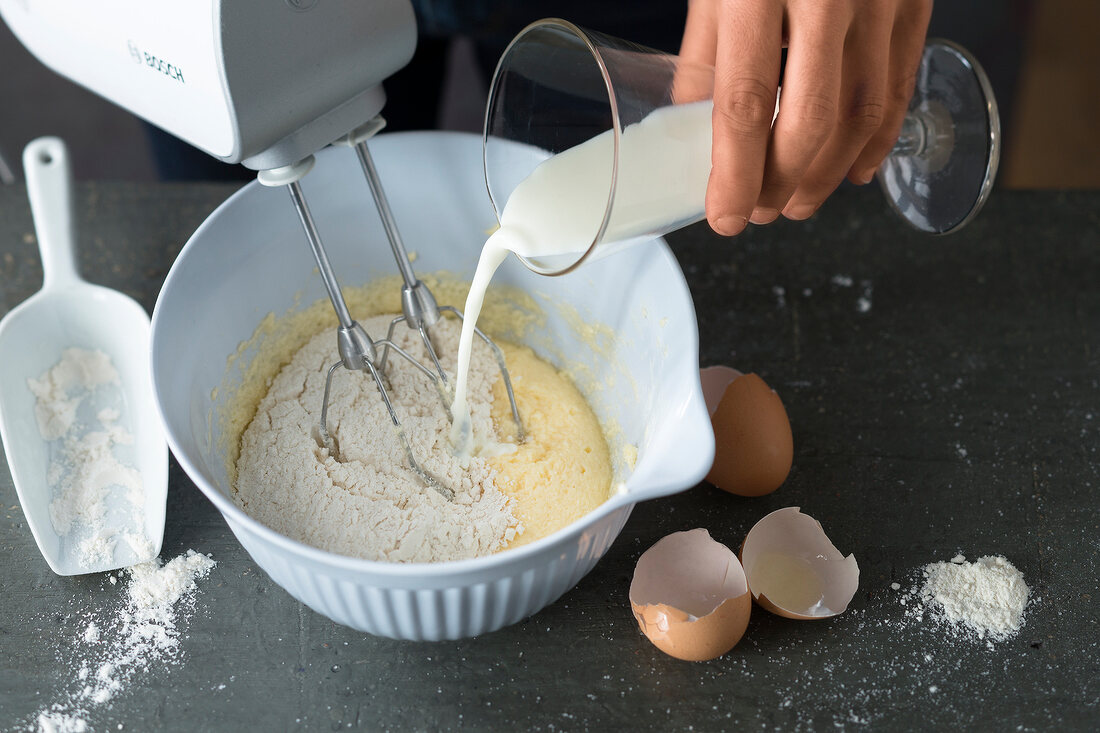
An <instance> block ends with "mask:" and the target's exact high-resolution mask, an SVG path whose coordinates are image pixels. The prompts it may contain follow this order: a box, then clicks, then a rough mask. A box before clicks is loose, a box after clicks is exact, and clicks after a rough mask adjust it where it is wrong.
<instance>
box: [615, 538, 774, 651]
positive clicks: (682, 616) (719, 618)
mask: <svg viewBox="0 0 1100 733" xmlns="http://www.w3.org/2000/svg"><path fill="white" fill-rule="evenodd" d="M630 607H631V608H632V609H633V611H634V618H635V619H636V620H637V621H638V626H639V628H640V629H641V630H642V633H643V634H645V636H646V638H647V639H649V640H650V641H651V642H653V644H654V645H655V646H656V647H657V648H658V649H660V650H661V651H663V652H664V653H665V654H668V655H670V656H673V657H676V658H677V659H683V660H686V661H689V662H701V661H705V660H707V659H714V658H715V657H720V656H722V655H723V654H725V653H726V652H728V651H729V650H730V649H732V648H733V647H734V646H736V644H737V642H738V641H740V640H741V637H742V636H744V634H745V628H746V627H747V626H748V625H749V615H750V613H751V612H752V600H751V598H750V597H749V588H748V583H747V582H746V580H745V573H744V571H743V570H742V568H741V563H740V562H739V561H738V560H737V556H736V555H734V554H733V552H732V551H731V550H730V549H729V548H728V547H726V546H725V545H723V544H721V543H720V542H715V541H714V540H713V539H711V537H710V533H709V532H707V530H705V529H693V530H689V531H686V532H674V533H673V534H670V535H668V536H667V537H664V538H663V539H661V540H659V541H658V542H657V543H656V544H654V545H653V547H651V548H649V549H648V550H646V551H645V552H644V553H642V556H641V557H640V558H638V564H637V566H635V568H634V579H633V581H632V582H631V584H630Z"/></svg>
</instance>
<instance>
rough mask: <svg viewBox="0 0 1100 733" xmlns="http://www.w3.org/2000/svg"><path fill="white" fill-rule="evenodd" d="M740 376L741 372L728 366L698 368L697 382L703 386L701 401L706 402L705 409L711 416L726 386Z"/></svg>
mask: <svg viewBox="0 0 1100 733" xmlns="http://www.w3.org/2000/svg"><path fill="white" fill-rule="evenodd" d="M741 376H744V375H743V374H742V373H741V372H739V371H737V370H736V369H734V368H733V367H728V366H709V367H704V368H702V369H700V370H699V384H700V386H702V388H703V402H705V403H706V404H707V411H708V412H709V413H710V414H711V416H713V415H714V411H715V410H717V409H718V403H719V402H721V401H722V395H724V394H725V393H726V387H728V386H730V383H731V382H733V380H735V379H737V378H738V377H741Z"/></svg>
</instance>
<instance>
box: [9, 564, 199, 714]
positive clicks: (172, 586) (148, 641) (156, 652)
mask: <svg viewBox="0 0 1100 733" xmlns="http://www.w3.org/2000/svg"><path fill="white" fill-rule="evenodd" d="M215 564H216V563H215V562H214V560H212V559H211V558H210V557H208V556H206V555H201V554H199V553H197V552H194V551H193V550H188V551H187V552H186V553H185V554H183V555H180V556H178V557H176V558H174V559H173V560H171V561H170V562H168V563H165V564H164V565H161V564H160V561H159V559H156V560H152V561H150V562H146V563H141V564H140V565H134V566H133V567H130V568H127V569H126V570H124V571H121V573H120V575H121V574H122V573H126V574H128V575H129V578H130V581H129V583H128V584H126V585H125V586H124V588H123V592H124V598H123V600H122V604H121V606H120V607H118V608H117V610H115V611H113V612H109V611H107V612H104V613H90V614H88V618H87V623H86V624H84V623H83V620H82V628H81V629H80V630H79V631H78V633H77V634H76V637H75V638H73V639H71V640H69V644H68V645H66V648H65V649H64V650H63V651H62V652H61V653H60V654H59V659H58V661H59V662H60V663H61V664H62V665H64V666H65V667H67V668H70V669H72V670H73V675H72V677H71V679H70V680H69V682H68V688H67V690H65V691H64V692H62V693H61V694H60V695H59V699H58V700H57V701H56V702H54V703H51V704H49V705H47V706H45V707H43V708H42V709H41V710H39V711H38V712H37V713H35V716H34V718H33V720H32V721H30V723H29V727H28V728H27V729H28V730H37V731H39V733H83V731H89V730H92V729H93V726H92V725H91V724H90V723H89V722H88V718H89V717H91V716H92V715H93V714H94V713H95V711H97V710H100V709H108V710H109V709H110V707H111V701H112V700H113V699H114V698H116V697H117V696H119V695H122V694H125V693H126V691H127V688H128V687H129V685H130V684H131V683H133V682H135V681H136V680H138V679H140V678H141V677H142V676H143V675H144V674H146V673H160V672H162V671H163V670H162V668H163V667H165V666H167V665H170V664H172V663H174V662H175V663H178V662H179V661H180V658H181V652H180V648H179V639H180V623H181V621H186V620H187V619H188V618H190V615H191V613H192V612H193V611H194V608H195V591H196V590H197V589H198V584H197V581H198V580H200V579H202V578H204V577H206V576H207V575H208V574H209V573H210V571H211V570H212V569H213V568H214V566H215ZM115 577H116V576H114V575H112V576H110V579H111V582H112V584H114V583H116V582H117V581H116V579H115ZM100 727H102V726H99V725H96V726H94V728H96V729H98V728H100Z"/></svg>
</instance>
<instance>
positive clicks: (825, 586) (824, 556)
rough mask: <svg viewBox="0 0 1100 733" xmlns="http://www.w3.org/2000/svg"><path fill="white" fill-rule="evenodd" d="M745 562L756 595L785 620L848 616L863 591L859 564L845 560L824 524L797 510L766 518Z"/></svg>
mask: <svg viewBox="0 0 1100 733" xmlns="http://www.w3.org/2000/svg"><path fill="white" fill-rule="evenodd" d="M741 562H742V564H743V565H744V568H745V578H746V580H747V582H748V585H749V591H750V593H751V594H752V597H753V598H755V599H756V602H757V603H759V604H760V605H761V606H762V607H763V608H765V609H766V610H768V611H771V612H772V613H775V614H778V615H780V616H786V617H787V618H794V619H802V620H811V619H821V618H831V617H833V616H836V615H839V614H841V613H844V611H845V609H847V608H848V604H849V603H850V602H851V600H852V598H853V597H854V596H855V594H856V590H857V589H858V588H859V565H858V564H857V563H856V558H855V556H854V555H848V557H844V555H843V554H841V552H840V550H838V549H836V547H835V546H834V545H833V543H832V542H831V541H830V540H829V538H828V537H827V536H826V535H825V530H824V529H822V528H821V523H820V522H818V521H817V520H816V519H814V518H813V517H811V516H809V515H807V514H803V513H802V512H801V511H799V508H798V507H787V508H786V509H778V510H776V511H774V512H772V513H771V514H768V515H767V516H765V517H764V518H763V519H761V520H760V521H759V522H757V523H756V524H755V525H754V526H753V528H752V529H750V530H749V533H748V535H747V536H746V537H745V542H744V543H743V544H742V545H741Z"/></svg>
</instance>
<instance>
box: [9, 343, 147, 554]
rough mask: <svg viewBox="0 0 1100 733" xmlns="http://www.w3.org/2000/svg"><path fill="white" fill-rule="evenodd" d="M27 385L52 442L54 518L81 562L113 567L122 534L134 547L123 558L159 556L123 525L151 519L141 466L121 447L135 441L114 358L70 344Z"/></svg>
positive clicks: (140, 534)
mask: <svg viewBox="0 0 1100 733" xmlns="http://www.w3.org/2000/svg"><path fill="white" fill-rule="evenodd" d="M27 387H28V388H29V389H30V391H31V393H32V394H34V397H35V406H34V411H35V419H36V421H37V423H38V432H39V433H40V434H41V436H42V438H43V439H44V440H46V441H48V447H49V455H50V464H49V468H48V470H47V473H46V481H47V483H48V484H49V485H50V487H51V488H52V489H53V492H54V493H53V500H52V501H51V502H50V521H51V522H52V523H53V527H54V529H55V530H56V531H57V534H58V535H59V536H60V537H61V538H62V542H63V543H65V544H67V545H68V546H69V550H70V552H72V553H74V554H75V556H76V558H77V562H78V564H79V565H80V567H81V568H87V569H95V568H97V567H98V568H103V567H109V566H111V565H112V564H113V563H114V561H115V552H116V549H118V541H119V540H120V539H121V540H122V541H123V543H124V544H123V546H122V548H121V549H122V550H123V551H124V552H125V551H129V553H130V554H129V555H128V556H127V555H123V556H120V557H122V561H123V562H125V561H126V557H129V558H131V559H132V560H137V561H142V560H148V559H149V558H151V557H152V556H153V553H154V552H155V547H154V545H153V543H152V542H150V541H149V539H148V538H147V537H146V536H145V535H144V533H143V532H141V531H138V532H134V531H131V530H128V529H118V528H126V527H144V526H145V493H144V486H143V483H142V480H141V473H140V472H139V471H138V470H137V469H135V468H134V467H133V466H132V465H128V464H126V463H124V462H123V461H121V460H119V458H118V456H117V455H116V447H117V446H130V445H132V444H133V442H134V437H133V435H131V434H130V432H129V431H128V430H126V428H125V427H123V426H122V425H120V424H119V420H120V418H121V417H122V409H123V407H124V405H123V402H124V400H123V397H122V393H121V387H120V380H119V375H118V371H117V370H116V369H115V367H114V364H112V363H111V358H110V357H109V356H108V355H107V354H105V353H103V352H102V351H98V350H88V349H80V348H69V349H65V351H64V352H63V353H62V355H61V360H60V361H58V362H57V363H56V364H54V365H53V366H52V367H50V368H49V369H47V370H46V371H45V372H43V373H42V374H40V375H39V376H38V378H37V379H28V380H27Z"/></svg>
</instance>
